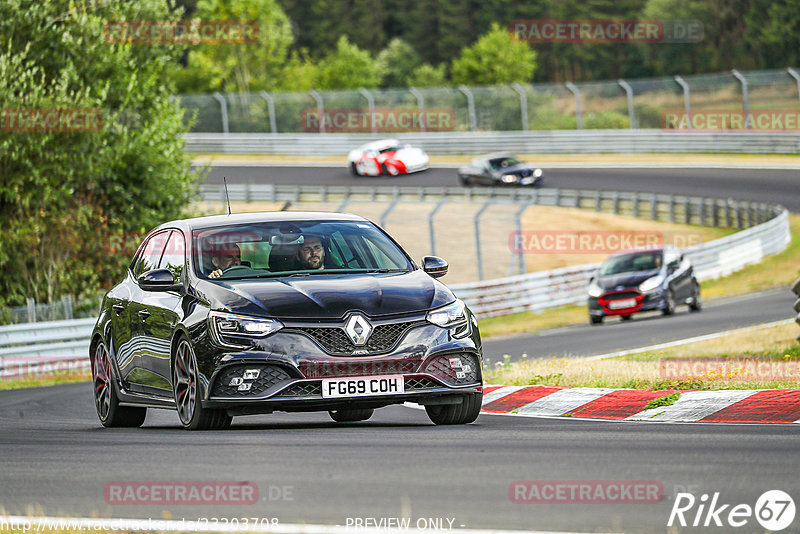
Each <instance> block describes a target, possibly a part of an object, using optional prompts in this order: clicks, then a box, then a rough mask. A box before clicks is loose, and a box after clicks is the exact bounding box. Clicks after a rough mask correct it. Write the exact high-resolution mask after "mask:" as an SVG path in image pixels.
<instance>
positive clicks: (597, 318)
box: [589, 315, 603, 324]
mask: <svg viewBox="0 0 800 534" xmlns="http://www.w3.org/2000/svg"><path fill="white" fill-rule="evenodd" d="M589 322H590V323H591V324H603V316H602V315H590V316H589Z"/></svg>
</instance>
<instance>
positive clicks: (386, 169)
mask: <svg viewBox="0 0 800 534" xmlns="http://www.w3.org/2000/svg"><path fill="white" fill-rule="evenodd" d="M384 175H386V176H389V169H388V168H386V164H385V163H381V174H380V176H384Z"/></svg>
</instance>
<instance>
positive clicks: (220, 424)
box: [172, 337, 233, 430]
mask: <svg viewBox="0 0 800 534" xmlns="http://www.w3.org/2000/svg"><path fill="white" fill-rule="evenodd" d="M198 386H199V379H198V374H197V360H196V359H195V356H194V350H193V349H192V345H191V343H189V340H187V339H186V338H185V337H181V339H180V341H178V346H177V348H176V349H175V357H174V358H173V360H172V392H173V394H174V395H175V406H176V408H177V409H178V418H180V420H181V425H183V428H185V429H186V430H224V429H226V428H228V427H229V426H231V421H232V420H233V417H231V416H230V415H228V414H227V412H226V411H225V410H209V409H208V408H203V406H202V403H201V395H200V387H198Z"/></svg>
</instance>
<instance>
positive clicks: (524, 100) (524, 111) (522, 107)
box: [511, 83, 528, 132]
mask: <svg viewBox="0 0 800 534" xmlns="http://www.w3.org/2000/svg"><path fill="white" fill-rule="evenodd" d="M511 88H512V89H513V90H515V91H516V92H517V94H518V95H519V115H520V117H521V118H522V131H523V132H527V131H528V94H527V93H526V92H525V88H524V87H522V85H520V84H518V83H512V84H511Z"/></svg>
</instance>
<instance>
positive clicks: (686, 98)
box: [675, 76, 692, 130]
mask: <svg viewBox="0 0 800 534" xmlns="http://www.w3.org/2000/svg"><path fill="white" fill-rule="evenodd" d="M675 81H676V82H677V83H678V85H680V86H681V88H682V89H683V109H684V111H685V112H686V129H687V130H691V129H692V102H691V99H690V93H689V84H688V83H686V80H684V79H683V78H681V77H680V76H675Z"/></svg>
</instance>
